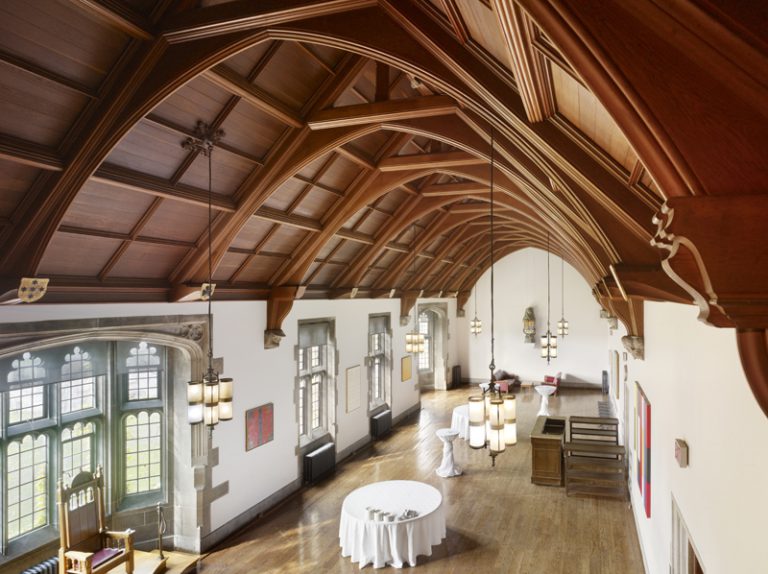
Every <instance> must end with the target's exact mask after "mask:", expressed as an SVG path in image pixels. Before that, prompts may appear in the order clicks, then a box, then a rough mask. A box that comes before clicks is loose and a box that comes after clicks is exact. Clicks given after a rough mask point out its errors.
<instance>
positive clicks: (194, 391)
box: [187, 381, 203, 405]
mask: <svg viewBox="0 0 768 574" xmlns="http://www.w3.org/2000/svg"><path fill="white" fill-rule="evenodd" d="M187 402H188V403H189V404H190V405H193V404H196V403H202V402H203V381H189V382H188V383H187Z"/></svg>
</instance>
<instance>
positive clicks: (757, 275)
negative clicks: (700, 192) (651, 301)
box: [653, 194, 768, 329]
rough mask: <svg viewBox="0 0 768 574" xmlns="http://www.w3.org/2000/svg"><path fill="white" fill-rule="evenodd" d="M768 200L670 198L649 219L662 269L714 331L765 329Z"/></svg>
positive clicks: (751, 197)
mask: <svg viewBox="0 0 768 574" xmlns="http://www.w3.org/2000/svg"><path fill="white" fill-rule="evenodd" d="M766 214H768V195H765V194H761V195H728V196H707V197H675V198H671V199H669V200H667V202H666V203H665V204H664V205H663V206H662V209H661V213H659V214H658V215H657V216H656V217H655V218H654V222H655V223H656V225H657V227H658V229H657V231H656V237H655V238H654V240H653V245H655V246H656V247H658V248H659V249H661V250H662V251H664V252H666V256H665V258H664V259H663V261H662V266H663V268H664V270H665V271H666V273H667V274H668V275H669V276H670V277H671V278H672V280H673V281H675V283H677V284H678V285H680V287H682V288H683V289H684V290H685V291H686V292H687V293H688V294H689V295H690V296H691V297H692V298H693V302H694V303H695V304H696V305H698V307H699V310H700V312H699V319H701V320H702V321H704V322H706V323H708V324H710V325H714V326H716V327H738V328H741V329H765V328H766V327H768V264H766V263H768V242H766V241H762V240H760V239H759V238H761V237H763V236H764V235H765V221H766Z"/></svg>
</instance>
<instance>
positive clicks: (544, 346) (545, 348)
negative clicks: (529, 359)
mask: <svg viewBox="0 0 768 574" xmlns="http://www.w3.org/2000/svg"><path fill="white" fill-rule="evenodd" d="M548 354H549V337H548V336H547V335H546V334H544V335H542V336H541V358H542V359H546V358H547V355H548Z"/></svg>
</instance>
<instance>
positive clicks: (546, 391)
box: [534, 385, 557, 417]
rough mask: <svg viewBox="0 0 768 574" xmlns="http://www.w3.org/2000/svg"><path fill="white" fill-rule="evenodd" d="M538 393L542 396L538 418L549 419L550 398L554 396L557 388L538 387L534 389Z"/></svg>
mask: <svg viewBox="0 0 768 574" xmlns="http://www.w3.org/2000/svg"><path fill="white" fill-rule="evenodd" d="M534 388H535V389H536V392H537V393H539V394H540V395H541V407H540V408H539V412H538V414H537V416H540V417H548V416H549V396H550V395H552V394H554V392H555V391H556V390H557V387H555V386H554V385H536V386H535V387H534Z"/></svg>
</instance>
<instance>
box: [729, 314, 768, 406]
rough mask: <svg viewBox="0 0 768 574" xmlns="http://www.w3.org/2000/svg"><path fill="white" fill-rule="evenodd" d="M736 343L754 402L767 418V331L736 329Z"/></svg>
mask: <svg viewBox="0 0 768 574" xmlns="http://www.w3.org/2000/svg"><path fill="white" fill-rule="evenodd" d="M736 343H737V345H738V348H739V356H740V357H741V366H742V367H743V368H744V374H745V375H746V376H747V381H748V382H749V386H750V388H751V389H752V393H753V394H754V395H755V400H756V401H757V404H759V405H760V408H761V409H763V413H764V414H765V415H766V416H768V330H760V329H737V330H736Z"/></svg>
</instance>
